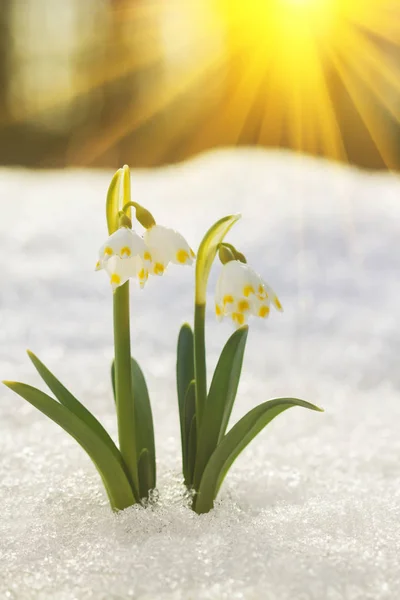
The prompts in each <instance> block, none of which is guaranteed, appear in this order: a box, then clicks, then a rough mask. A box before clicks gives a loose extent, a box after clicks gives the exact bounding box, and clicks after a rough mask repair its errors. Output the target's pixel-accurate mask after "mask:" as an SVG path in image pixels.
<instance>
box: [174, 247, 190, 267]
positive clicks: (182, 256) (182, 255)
mask: <svg viewBox="0 0 400 600" xmlns="http://www.w3.org/2000/svg"><path fill="white" fill-rule="evenodd" d="M188 258H189V254H188V253H187V252H186V250H178V252H177V253H176V260H177V261H178V262H179V263H181V264H182V265H184V264H185V262H186V261H187V260H188Z"/></svg>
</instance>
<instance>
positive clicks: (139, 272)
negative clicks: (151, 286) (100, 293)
mask: <svg viewBox="0 0 400 600" xmlns="http://www.w3.org/2000/svg"><path fill="white" fill-rule="evenodd" d="M105 269H106V271H107V273H108V275H109V277H110V283H111V285H112V287H113V289H114V290H115V289H116V288H117V287H118V286H120V285H123V284H124V283H125V282H126V281H128V279H129V278H130V277H137V278H138V279H139V281H140V283H141V286H142V287H143V285H144V283H145V282H146V280H147V271H146V270H145V269H144V267H143V261H142V259H141V258H140V257H139V256H132V257H130V258H120V257H119V256H116V255H115V256H112V257H111V258H110V259H109V260H108V261H107V262H106V264H105Z"/></svg>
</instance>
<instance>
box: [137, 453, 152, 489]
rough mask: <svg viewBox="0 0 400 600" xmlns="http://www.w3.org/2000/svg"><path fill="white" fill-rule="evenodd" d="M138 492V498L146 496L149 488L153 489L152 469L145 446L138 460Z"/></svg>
mask: <svg viewBox="0 0 400 600" xmlns="http://www.w3.org/2000/svg"><path fill="white" fill-rule="evenodd" d="M138 474H139V494H140V498H147V497H148V495H149V490H152V489H154V484H153V469H152V465H151V463H150V455H149V451H148V450H147V448H143V450H142V451H141V453H140V456H139V460H138Z"/></svg>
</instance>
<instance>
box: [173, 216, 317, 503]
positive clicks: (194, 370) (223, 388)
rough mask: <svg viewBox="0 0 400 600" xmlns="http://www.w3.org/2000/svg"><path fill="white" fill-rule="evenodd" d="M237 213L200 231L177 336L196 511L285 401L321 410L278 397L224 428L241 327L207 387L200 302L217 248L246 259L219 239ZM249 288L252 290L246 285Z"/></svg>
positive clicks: (236, 376) (186, 460)
mask: <svg viewBox="0 0 400 600" xmlns="http://www.w3.org/2000/svg"><path fill="white" fill-rule="evenodd" d="M239 218H240V215H233V216H228V217H225V218H223V219H221V220H219V221H218V222H217V223H215V225H213V226H212V227H211V228H210V229H209V231H208V232H207V233H206V235H205V236H204V238H203V241H202V242H201V244H200V248H199V252H198V256H197V266H196V291H195V312H194V331H193V332H192V330H191V328H190V326H189V325H188V324H185V325H183V326H182V329H181V332H180V334H179V338H178V351H177V388H178V403H179V414H180V426H181V439H182V467H183V476H184V482H185V484H186V486H187V487H188V488H189V489H192V490H193V491H194V498H193V503H192V508H193V510H195V511H196V512H197V513H199V514H200V513H205V512H208V511H209V510H211V509H212V508H213V506H214V500H215V498H216V495H217V493H218V490H219V488H220V486H221V484H222V481H223V479H224V477H225V475H226V473H227V472H228V470H229V468H230V467H231V465H232V463H233V461H234V460H235V458H236V457H237V456H238V455H239V454H240V452H241V451H242V450H243V449H244V448H245V447H246V446H247V444H248V443H249V442H251V440H252V439H253V438H254V437H255V436H256V435H257V433H259V432H260V431H261V430H262V429H263V428H264V427H265V425H267V424H268V423H269V422H270V421H271V420H272V419H273V418H274V417H276V416H277V415H278V414H280V413H281V412H283V411H284V410H286V409H287V408H290V407H291V406H302V407H303V408H309V409H311V410H317V411H320V410H321V409H319V408H318V407H316V406H314V405H313V404H310V403H309V402H305V401H304V400H298V399H296V398H278V399H275V400H270V401H268V402H265V403H264V404H260V405H259V406H257V407H256V408H254V409H253V410H251V411H250V412H249V413H248V414H247V415H245V416H244V417H243V418H242V419H241V420H240V421H239V422H238V423H236V425H234V427H233V428H232V429H231V430H230V431H229V432H228V433H226V430H227V427H228V423H229V418H230V415H231V412H232V407H233V404H234V402H235V398H236V392H237V389H238V385H239V380H240V373H241V369H242V362H243V355H244V350H245V346H246V340H247V334H248V327H247V326H243V327H240V328H239V329H237V330H236V331H235V332H234V333H233V334H232V335H231V337H230V338H229V340H228V341H227V343H226V344H225V347H224V348H223V350H222V352H221V356H220V358H219V361H218V364H217V366H216V368H215V372H214V376H213V378H212V382H211V385H210V388H209V390H207V381H206V348H205V306H206V292H207V283H208V277H209V273H210V270H211V267H212V264H213V261H214V259H215V256H216V254H217V252H218V250H219V255H220V259H221V262H222V263H223V264H226V263H228V262H229V261H231V260H237V261H240V262H241V263H246V259H245V257H244V255H243V254H242V253H240V252H238V251H237V250H236V248H234V246H232V245H231V244H227V243H226V242H224V241H223V240H224V237H225V235H226V234H227V233H228V231H229V229H230V228H231V227H232V225H233V224H234V223H235V222H236V221H237V220H238V219H239ZM249 293H250V292H249ZM252 293H257V292H256V291H255V290H252ZM229 301H230V302H232V301H233V299H232V300H231V299H229ZM193 376H194V379H193Z"/></svg>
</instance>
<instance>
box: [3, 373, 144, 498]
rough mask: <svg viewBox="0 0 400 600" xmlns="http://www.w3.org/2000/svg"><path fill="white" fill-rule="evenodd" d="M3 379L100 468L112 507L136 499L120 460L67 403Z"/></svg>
mask: <svg viewBox="0 0 400 600" xmlns="http://www.w3.org/2000/svg"><path fill="white" fill-rule="evenodd" d="M3 383H4V384H5V385H6V386H7V387H8V388H10V389H11V390H12V391H13V392H15V393H16V394H18V395H19V396H21V397H22V398H24V399H25V400H26V401H27V402H29V403H30V404H32V406H34V407H35V408H37V409H38V410H39V411H40V412H42V413H43V414H45V415H46V416H47V417H49V418H50V419H51V420H52V421H54V422H55V423H57V424H58V425H59V426H60V427H62V429H64V431H66V432H67V433H69V434H70V435H71V436H72V437H73V438H74V439H75V440H76V441H77V442H78V443H79V444H80V446H81V447H82V448H83V449H84V450H85V451H86V453H87V454H88V455H89V457H90V458H91V460H92V462H93V463H94V465H95V466H96V468H97V470H98V471H99V473H100V476H101V478H102V480H103V483H104V486H105V488H106V491H107V494H108V497H109V500H110V504H111V506H112V508H113V509H114V510H123V509H124V508H127V507H128V506H132V504H135V502H136V501H138V500H139V498H138V493H137V491H136V490H133V489H132V487H131V484H130V482H129V480H128V477H127V475H126V473H125V471H124V469H123V467H122V465H121V463H120V462H119V461H118V460H117V459H116V458H115V456H114V454H113V453H112V452H111V450H110V449H109V447H108V446H107V445H106V444H105V443H104V442H103V440H102V439H101V438H100V437H98V436H97V435H96V434H95V433H94V432H93V431H92V430H91V429H90V427H88V426H87V425H86V423H85V422H83V421H82V420H81V419H79V418H78V417H77V416H76V415H75V414H74V413H73V412H71V411H70V410H69V409H68V408H67V407H65V406H63V405H62V404H60V403H58V402H57V401H56V400H54V399H53V398H51V397H50V396H48V395H47V394H45V393H44V392H41V391H40V390H38V389H36V388H34V387H32V386H30V385H26V384H24V383H19V382H15V381H4V382H3Z"/></svg>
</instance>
